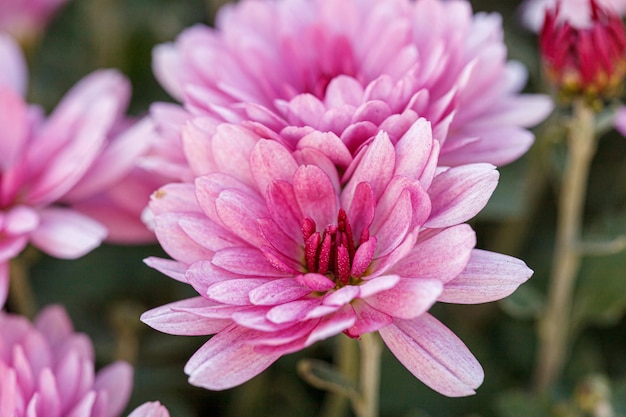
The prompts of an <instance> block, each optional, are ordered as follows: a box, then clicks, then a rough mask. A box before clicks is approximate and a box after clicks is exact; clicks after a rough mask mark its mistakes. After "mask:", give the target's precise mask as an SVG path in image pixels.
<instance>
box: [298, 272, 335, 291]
mask: <svg viewBox="0 0 626 417" xmlns="http://www.w3.org/2000/svg"><path fill="white" fill-rule="evenodd" d="M295 280H296V282H298V283H299V284H301V285H304V286H306V287H308V288H310V289H311V290H313V291H329V290H331V289H333V288H334V287H335V282H334V281H332V280H331V279H330V278H328V277H326V276H325V275H321V274H314V273H308V274H304V275H298V276H297V277H296V278H295Z"/></svg>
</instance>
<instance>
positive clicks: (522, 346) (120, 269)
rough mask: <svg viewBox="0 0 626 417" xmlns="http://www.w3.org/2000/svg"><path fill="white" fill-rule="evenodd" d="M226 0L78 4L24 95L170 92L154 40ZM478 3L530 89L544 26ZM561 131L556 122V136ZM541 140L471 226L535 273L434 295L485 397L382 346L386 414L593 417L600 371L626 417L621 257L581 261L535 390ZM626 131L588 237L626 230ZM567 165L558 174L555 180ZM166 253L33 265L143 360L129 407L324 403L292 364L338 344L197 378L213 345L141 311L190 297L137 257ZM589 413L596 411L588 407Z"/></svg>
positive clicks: (546, 176)
mask: <svg viewBox="0 0 626 417" xmlns="http://www.w3.org/2000/svg"><path fill="white" fill-rule="evenodd" d="M217 3H219V1H217V0H216V1H210V0H207V1H206V2H203V0H73V1H71V2H70V3H69V4H68V6H67V7H66V8H65V9H64V10H62V11H61V13H59V15H58V16H57V19H56V20H55V21H54V22H53V23H52V25H51V26H50V28H49V30H48V32H47V33H46V34H45V36H44V37H43V38H42V39H41V43H40V44H39V46H38V47H37V48H36V49H35V50H33V51H31V52H30V54H29V60H30V65H31V83H30V92H29V95H30V100H31V101H33V102H38V103H41V104H43V105H44V107H45V108H47V109H51V108H53V106H54V105H55V104H56V103H57V102H58V100H59V99H60V97H62V95H63V93H64V92H65V91H67V90H68V89H69V88H70V87H71V86H72V85H73V84H74V83H75V82H77V81H78V80H79V79H80V78H81V77H83V76H84V75H86V74H87V73H89V72H90V71H92V70H95V69H97V68H101V67H115V68H119V69H120V70H121V71H122V72H124V73H125V74H126V75H127V76H128V77H129V78H130V80H131V82H132V84H133V89H134V96H133V102H132V106H131V110H130V111H131V113H132V114H136V115H139V114H143V113H145V112H147V110H148V108H149V105H150V103H152V102H154V101H158V100H169V98H168V96H167V95H166V94H165V92H164V91H163V90H162V89H161V87H160V86H159V85H158V83H157V82H156V80H155V79H154V77H153V75H152V73H151V50H152V48H153V47H154V46H155V45H156V44H158V43H161V42H166V41H171V40H173V39H174V38H175V36H176V35H177V34H178V33H179V32H180V31H181V30H182V29H183V28H185V27H187V26H189V25H192V24H194V23H198V22H204V23H209V22H211V21H212V19H213V16H214V13H215V6H216V5H217ZM472 3H473V5H474V8H475V10H486V11H498V12H500V13H502V14H503V18H504V26H505V30H506V40H507V43H508V46H509V55H510V57H512V58H515V59H518V60H521V61H522V62H524V63H525V64H526V65H527V66H528V67H529V70H530V82H529V87H528V89H529V91H539V90H540V88H541V82H540V79H539V70H538V68H539V65H538V57H537V48H536V45H535V43H536V37H535V36H534V35H532V34H529V33H527V32H525V31H524V30H523V29H522V28H521V27H520V26H519V24H518V23H517V22H516V7H517V2H516V1H499V2H495V1H489V0H482V1H478V0H476V1H473V2H472ZM555 132H556V133H555ZM537 134H538V140H537V143H536V145H535V148H534V149H533V151H531V152H530V153H529V154H528V155H527V156H526V157H524V158H523V159H522V160H520V161H518V162H516V163H514V164H511V165H509V166H506V167H503V168H502V169H501V181H500V186H499V188H498V190H497V191H496V193H495V195H494V196H493V199H492V201H491V202H490V204H489V206H488V207H487V208H486V209H485V211H484V212H483V213H482V214H481V215H480V216H479V217H478V218H477V219H476V220H475V221H474V222H473V226H474V227H475V228H476V230H477V233H478V237H479V247H481V248H485V249H489V250H494V251H498V252H504V253H508V254H511V255H514V256H518V257H520V258H522V259H524V260H525V261H526V262H527V263H528V265H529V266H530V267H531V268H533V269H534V270H535V276H534V277H533V278H532V279H531V280H530V281H529V282H528V283H527V284H525V285H524V286H523V287H522V288H521V289H520V290H519V291H518V292H517V293H516V294H515V295H513V296H512V297H511V298H510V299H508V300H506V301H503V302H501V303H492V304H489V305H480V306H456V305H454V306H452V305H437V306H435V308H434V311H433V312H434V314H435V315H437V316H438V317H439V318H440V319H442V320H443V321H444V322H445V323H446V324H448V325H449V326H450V327H451V328H452V329H453V330H454V331H455V332H456V333H457V334H458V335H459V336H460V337H461V338H462V339H463V340H464V341H465V343H466V344H467V345H468V346H469V347H470V349H471V350H472V351H473V352H474V353H475V354H476V356H477V357H478V358H479V360H480V362H481V363H482V364H483V366H484V368H485V374H486V378H485V382H484V384H483V386H482V387H481V388H480V389H479V390H478V393H477V395H475V396H473V397H469V398H461V399H450V398H445V397H442V396H441V395H439V394H437V393H434V392H432V391H431V390H429V389H428V388H426V387H425V386H423V384H421V383H420V382H419V381H418V380H416V379H415V378H414V377H413V376H412V375H410V374H409V372H408V371H406V370H405V369H404V368H403V367H402V366H401V365H400V364H399V363H398V362H397V361H396V360H395V358H394V357H393V355H391V354H390V353H389V352H388V351H386V352H385V354H384V355H383V361H384V362H383V368H382V369H383V371H382V387H381V395H382V398H381V415H382V416H385V417H457V416H458V417H478V416H480V417H548V416H572V417H573V416H592V415H593V414H589V413H588V412H586V411H584V410H582V409H581V408H580V407H579V405H577V402H576V401H577V400H576V394H575V393H576V387H577V386H580V384H582V383H584V381H585V380H586V378H587V377H588V376H589V375H592V374H593V375H596V374H598V375H604V376H606V378H608V379H607V380H606V384H607V386H608V388H610V389H611V390H612V396H611V399H610V401H613V407H614V411H615V414H614V417H619V416H622V417H624V416H626V320H625V317H624V311H625V309H626V255H625V254H624V252H621V253H618V254H613V255H610V256H597V257H589V258H586V259H585V260H584V263H583V268H582V272H581V276H580V280H579V284H578V287H577V291H576V296H575V311H574V317H573V319H574V321H575V323H576V329H577V334H576V341H575V343H574V345H573V346H572V350H571V352H570V354H571V356H570V360H569V361H568V365H567V369H566V371H565V377H564V380H563V382H562V384H561V385H560V387H559V391H558V392H557V393H556V394H555V396H554V397H553V398H537V397H536V396H533V394H532V393H531V392H530V391H529V387H530V381H531V379H532V375H531V370H532V367H533V360H534V349H535V342H536V336H535V319H536V317H537V316H538V315H540V314H541V310H542V305H543V294H544V293H545V287H546V281H547V277H548V273H549V268H550V260H551V250H552V244H553V236H554V226H555V195H556V186H557V185H558V180H557V178H558V172H559V170H560V169H561V168H560V164H559V163H558V161H559V157H558V155H560V154H561V153H560V149H562V146H563V143H562V142H561V141H560V137H559V134H558V131H554V130H551V129H549V128H545V127H544V128H539V129H537ZM625 156H626V139H624V138H622V137H621V136H619V135H618V134H617V133H615V132H609V133H608V134H606V135H605V137H603V138H602V140H601V141H600V144H599V149H598V154H597V156H596V158H595V160H594V164H593V167H592V173H591V177H590V189H589V196H588V201H587V206H586V219H585V223H586V227H585V236H587V237H589V238H590V239H593V240H605V239H607V238H612V237H616V236H619V235H620V234H626V157H625ZM555 174H557V175H555ZM154 255H157V256H158V255H163V253H162V251H161V250H160V248H159V247H158V246H156V245H155V246H146V247H132V248H122V247H112V246H103V247H101V248H99V249H98V250H96V251H94V252H93V253H91V254H89V255H88V256H85V257H83V258H81V259H79V260H76V261H63V260H56V259H51V258H47V257H45V256H41V257H40V259H39V260H38V261H37V262H36V263H35V265H34V266H33V268H32V271H31V275H32V285H33V288H34V291H35V296H36V300H37V303H38V305H39V306H43V305H46V304H50V303H61V304H64V305H65V306H66V307H67V309H68V311H69V313H70V315H71V316H72V318H73V320H74V323H75V326H76V328H77V330H79V331H83V332H85V333H87V334H88V335H89V336H90V337H91V338H92V339H93V341H94V344H95V346H96V351H97V358H98V363H99V364H100V365H103V364H106V363H108V362H110V361H112V360H114V359H115V358H120V357H121V358H128V359H130V360H132V361H133V362H134V364H135V366H136V375H135V391H134V394H133V397H132V399H131V404H130V405H129V410H130V409H132V408H133V407H135V406H136V405H138V404H140V403H142V402H144V401H147V400H160V401H161V402H162V403H164V404H165V405H166V406H167V407H168V408H169V409H170V412H171V415H172V416H173V417H191V416H225V417H238V416H244V417H247V416H255V417H256V416H268V417H269V416H272V417H281V416H284V417H288V416H296V415H297V416H299V417H308V416H315V415H317V414H318V411H319V410H320V407H321V405H322V403H323V401H324V394H323V393H322V392H320V391H318V390H316V389H314V388H312V387H310V386H308V385H307V384H306V383H305V382H304V381H302V380H301V379H300V378H299V377H298V376H297V374H296V364H297V362H298V360H299V359H301V358H305V357H314V358H320V359H325V360H331V359H332V352H333V349H334V347H333V343H334V341H332V340H329V341H325V342H322V343H319V344H317V345H316V346H314V347H312V348H311V349H309V350H306V351H304V352H300V353H297V354H293V355H289V356H287V357H285V358H283V359H281V360H279V361H278V363H277V364H276V365H274V366H272V367H271V368H270V369H269V370H268V371H267V372H265V373H263V374H262V375H260V376H259V377H258V378H255V379H254V380H252V381H250V382H248V383H246V384H244V385H243V386H241V387H238V388H235V389H232V390H229V391H226V392H209V391H205V390H202V389H199V388H195V387H192V386H190V385H189V384H188V383H187V381H186V377H185V375H184V373H183V365H184V363H185V361H186V360H187V358H189V356H190V355H191V354H192V353H193V352H194V351H195V349H197V348H198V347H199V346H201V344H202V343H204V341H205V340H206V338H204V337H176V336H169V335H164V334H160V333H158V332H156V331H153V330H151V329H149V328H148V327H147V326H145V325H143V324H141V323H140V322H139V320H138V316H139V314H140V313H141V312H143V311H145V310H147V309H149V308H152V307H155V306H158V305H162V304H165V303H168V302H171V301H175V300H179V299H182V298H185V297H187V296H191V295H193V294H192V292H191V290H190V289H189V288H188V287H187V286H185V285H182V284H180V283H177V282H174V281H173V280H171V279H169V278H167V277H165V276H163V275H161V274H159V273H158V272H156V271H154V270H152V269H150V268H148V267H147V266H145V265H144V264H143V263H142V259H143V258H145V257H147V256H154ZM585 413H587V414H585Z"/></svg>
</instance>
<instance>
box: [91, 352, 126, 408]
mask: <svg viewBox="0 0 626 417" xmlns="http://www.w3.org/2000/svg"><path fill="white" fill-rule="evenodd" d="M93 388H94V389H95V390H96V391H104V392H106V393H107V398H108V402H107V414H106V417H117V416H119V415H120V414H121V412H122V410H124V408H125V407H126V404H127V403H128V400H129V399H130V394H131V392H132V389H133V367H132V366H130V364H128V363H126V362H123V361H117V362H114V363H112V364H110V365H107V366H106V367H105V368H103V369H101V370H100V371H99V372H98V375H97V376H96V381H95V382H94V385H93Z"/></svg>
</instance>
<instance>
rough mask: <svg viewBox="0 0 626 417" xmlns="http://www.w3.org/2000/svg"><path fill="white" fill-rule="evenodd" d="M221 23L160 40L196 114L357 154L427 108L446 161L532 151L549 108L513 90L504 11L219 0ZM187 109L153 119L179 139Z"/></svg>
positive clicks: (406, 2) (166, 67)
mask: <svg viewBox="0 0 626 417" xmlns="http://www.w3.org/2000/svg"><path fill="white" fill-rule="evenodd" d="M216 27H217V28H216V29H211V28H208V27H205V26H200V25H198V26H194V27H192V28H189V29H187V30H186V31H184V32H183V33H182V34H181V35H180V36H179V38H178V39H177V41H176V43H173V44H165V45H161V46H159V47H157V48H156V50H155V52H154V72H155V74H156V76H157V78H158V79H159V80H160V82H161V84H162V85H163V86H164V87H165V88H166V89H167V90H168V91H169V92H170V94H171V95H172V96H174V97H176V98H177V99H179V100H182V101H183V103H184V106H185V111H186V112H188V113H190V114H191V115H204V116H212V117H214V118H216V119H218V120H220V121H228V122H248V123H253V124H255V125H256V127H257V128H258V129H264V130H265V133H264V135H266V136H267V135H271V134H272V133H274V134H277V135H280V136H281V137H283V138H284V139H285V140H290V141H292V142H293V141H298V140H300V139H301V138H302V137H303V136H304V135H306V134H307V133H308V132H310V131H313V130H315V131H324V132H332V133H333V134H335V135H337V136H338V137H339V138H340V139H341V140H342V141H343V142H344V143H345V145H346V146H347V147H348V148H349V149H350V150H352V151H354V150H356V149H358V147H359V146H361V145H362V144H363V143H364V142H365V141H367V140H368V139H369V138H370V137H371V136H373V135H375V134H376V132H378V131H379V130H385V131H387V132H388V134H389V135H390V136H393V137H395V138H397V137H400V136H402V134H404V133H405V132H406V130H407V129H408V128H409V127H410V126H411V125H412V124H413V123H414V122H415V121H416V120H417V119H418V118H419V117H424V118H426V119H427V120H429V121H430V122H431V123H432V125H433V132H434V135H435V137H436V138H437V139H438V140H439V141H440V142H441V155H440V164H441V165H447V166H450V165H460V164H464V163H472V162H489V163H493V164H497V165H499V164H505V163H507V162H510V161H512V160H514V159H516V158H518V157H519V156H520V155H522V154H523V153H524V152H525V151H526V150H527V149H528V147H529V146H530V144H531V143H532V141H533V136H532V134H531V133H530V132H528V131H527V130H526V129H525V127H529V126H532V125H534V124H536V123H538V122H540V121H541V120H542V119H543V118H544V117H545V116H546V115H547V114H548V112H549V110H550V108H551V104H550V101H549V99H548V98H546V97H544V96H533V95H522V94H519V92H520V90H521V89H522V87H523V85H524V83H525V80H526V78H525V77H526V73H525V70H524V69H523V68H522V67H521V65H520V64H518V63H515V62H507V61H506V47H505V45H504V42H503V33H502V27H501V18H500V16H499V15H497V14H484V13H479V14H476V15H473V14H472V10H471V7H470V5H469V2H467V1H440V0H419V1H410V0H393V1H384V2H381V1H376V0H314V1H305V0H295V1H291V0H289V1H284V0H282V1H267V0H244V1H241V2H238V3H237V4H236V5H232V4H231V5H228V6H225V7H224V8H223V9H222V10H221V11H220V13H219V15H218V17H217V21H216ZM183 116H184V115H183V114H181V112H180V111H172V110H171V108H168V109H164V108H163V107H162V106H156V109H155V114H154V120H155V122H156V123H157V124H161V125H165V126H164V127H163V129H164V130H165V131H166V133H167V135H168V136H174V138H176V134H175V133H174V134H172V133H173V132H172V126H175V125H176V124H177V123H180V120H181V119H183V120H184V117H183ZM174 140H175V139H174ZM177 155H178V161H179V162H180V160H181V159H180V157H179V156H180V152H178V154H177Z"/></svg>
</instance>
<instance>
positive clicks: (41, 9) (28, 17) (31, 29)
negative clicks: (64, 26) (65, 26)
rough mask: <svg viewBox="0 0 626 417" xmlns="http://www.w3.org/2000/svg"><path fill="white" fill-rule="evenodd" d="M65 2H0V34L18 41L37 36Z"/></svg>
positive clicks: (48, 0)
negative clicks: (8, 35)
mask: <svg viewBox="0 0 626 417" xmlns="http://www.w3.org/2000/svg"><path fill="white" fill-rule="evenodd" d="M65 3H67V0H0V32H8V33H10V34H11V35H12V36H14V37H16V38H18V39H28V38H32V37H35V36H37V35H38V34H39V33H41V32H42V31H43V30H44V29H45V28H46V26H47V25H48V23H49V21H50V19H51V18H52V17H53V15H54V14H55V13H56V12H57V10H59V9H60V8H61V7H62V6H63V5H65Z"/></svg>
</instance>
